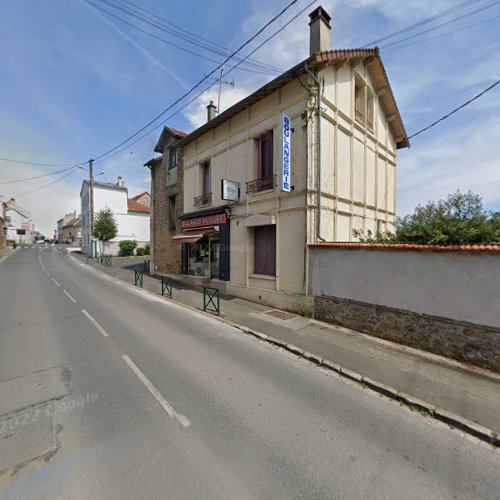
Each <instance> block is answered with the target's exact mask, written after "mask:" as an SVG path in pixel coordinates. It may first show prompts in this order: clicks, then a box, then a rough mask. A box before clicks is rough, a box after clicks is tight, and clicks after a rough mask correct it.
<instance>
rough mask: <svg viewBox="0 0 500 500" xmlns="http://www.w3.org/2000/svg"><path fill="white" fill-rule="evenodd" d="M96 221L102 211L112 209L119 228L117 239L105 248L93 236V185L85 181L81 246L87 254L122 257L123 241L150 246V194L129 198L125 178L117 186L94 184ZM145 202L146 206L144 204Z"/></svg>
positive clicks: (82, 196)
mask: <svg viewBox="0 0 500 500" xmlns="http://www.w3.org/2000/svg"><path fill="white" fill-rule="evenodd" d="M93 194H94V196H93V198H94V218H95V217H96V216H97V213H98V212H99V210H102V209H106V208H109V209H110V210H111V211H112V212H113V215H114V217H115V220H116V223H117V225H118V234H117V236H116V238H114V239H113V240H111V241H110V242H108V243H107V244H106V246H105V248H101V247H100V245H99V244H98V241H97V240H96V239H95V238H93V237H92V236H91V234H90V229H91V228H90V185H89V181H88V180H85V181H83V183H82V188H81V190H80V200H81V247H82V252H83V253H85V254H87V255H92V256H96V255H99V254H101V253H108V254H111V255H118V254H119V251H120V248H119V242H120V241H123V240H136V241H137V244H138V245H139V246H144V245H147V244H149V212H150V209H149V205H150V201H151V200H150V196H149V193H141V194H140V195H138V196H136V197H134V198H130V199H129V198H128V189H127V188H126V187H125V183H124V182H123V178H122V177H118V181H117V183H116V184H113V183H108V182H96V181H94V182H93ZM143 203H144V204H143Z"/></svg>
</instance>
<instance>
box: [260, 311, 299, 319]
mask: <svg viewBox="0 0 500 500" xmlns="http://www.w3.org/2000/svg"><path fill="white" fill-rule="evenodd" d="M264 314H267V315H268V316H273V317H274V318H278V319H292V318H293V314H290V313H287V312H285V311H267V312H266V313H264Z"/></svg>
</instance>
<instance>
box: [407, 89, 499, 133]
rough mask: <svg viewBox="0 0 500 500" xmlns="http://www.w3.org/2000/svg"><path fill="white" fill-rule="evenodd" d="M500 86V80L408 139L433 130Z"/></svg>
mask: <svg viewBox="0 0 500 500" xmlns="http://www.w3.org/2000/svg"><path fill="white" fill-rule="evenodd" d="M498 84H500V80H497V81H496V82H495V83H493V84H491V85H490V86H489V87H487V88H485V89H484V90H483V91H482V92H480V93H479V94H477V95H475V96H474V97H473V98H472V99H469V100H468V101H466V102H464V103H463V104H461V105H460V106H458V107H457V108H455V109H453V110H452V111H450V112H449V113H447V114H446V115H444V116H442V117H441V118H439V119H438V120H436V121H434V122H432V123H431V124H430V125H428V126H427V127H424V128H423V129H421V130H419V131H418V132H415V133H414V134H412V135H410V137H408V139H413V137H417V135H420V134H422V133H423V132H425V131H427V130H429V129H430V128H432V127H434V126H436V125H437V124H438V123H441V122H442V121H444V120H446V119H447V118H449V117H450V116H452V115H454V114H455V113H456V112H457V111H460V110H461V109H463V108H465V107H466V106H468V105H469V104H471V103H473V102H474V101H475V100H476V99H479V98H480V97H481V96H483V95H484V94H486V93H488V92H490V91H491V90H493V89H494V88H495V87H496V86H497V85H498Z"/></svg>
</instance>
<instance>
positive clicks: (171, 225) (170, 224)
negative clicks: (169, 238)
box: [168, 195, 176, 233]
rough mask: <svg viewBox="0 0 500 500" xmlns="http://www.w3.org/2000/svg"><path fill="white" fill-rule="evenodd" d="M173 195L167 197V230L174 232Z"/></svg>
mask: <svg viewBox="0 0 500 500" xmlns="http://www.w3.org/2000/svg"><path fill="white" fill-rule="evenodd" d="M175 219H176V217H175V195H174V196H169V197H168V230H169V231H170V232H171V233H173V232H174V231H175Z"/></svg>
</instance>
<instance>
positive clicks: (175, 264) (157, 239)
mask: <svg viewBox="0 0 500 500" xmlns="http://www.w3.org/2000/svg"><path fill="white" fill-rule="evenodd" d="M168 147H169V145H167V146H166V147H165V151H164V154H163V158H162V160H161V161H160V162H156V163H154V164H153V165H152V166H151V172H152V176H153V182H152V193H151V196H152V199H151V204H152V221H151V240H152V245H151V253H152V256H153V266H154V269H151V272H152V273H159V274H181V245H180V244H179V243H176V242H175V241H174V240H173V239H172V236H173V235H174V234H175V233H176V232H177V231H180V224H179V222H178V220H177V218H178V217H179V216H180V215H182V213H183V203H184V200H183V180H184V177H183V168H182V151H179V162H178V166H177V168H176V170H177V182H176V183H174V184H172V185H169V186H167V172H168ZM170 178H172V176H170ZM174 195H175V196H176V205H175V208H176V210H175V221H173V222H174V223H175V229H174V230H172V231H170V229H169V197H170V196H174Z"/></svg>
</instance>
